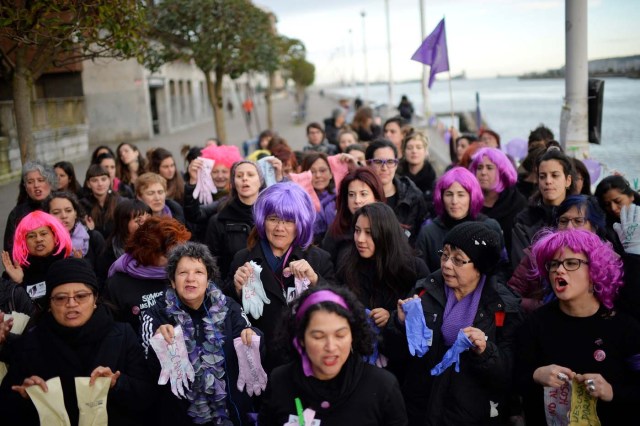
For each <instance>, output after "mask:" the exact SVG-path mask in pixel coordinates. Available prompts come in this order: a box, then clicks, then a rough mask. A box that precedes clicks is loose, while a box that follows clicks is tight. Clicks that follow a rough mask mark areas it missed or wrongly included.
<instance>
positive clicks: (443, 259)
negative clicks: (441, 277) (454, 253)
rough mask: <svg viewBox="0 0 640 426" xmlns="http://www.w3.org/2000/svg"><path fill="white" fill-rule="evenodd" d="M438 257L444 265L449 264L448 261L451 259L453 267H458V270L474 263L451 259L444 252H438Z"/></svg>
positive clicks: (455, 258) (457, 258) (456, 258)
mask: <svg viewBox="0 0 640 426" xmlns="http://www.w3.org/2000/svg"><path fill="white" fill-rule="evenodd" d="M438 256H440V261H441V262H442V263H447V260H449V259H451V263H453V266H457V267H458V268H459V267H461V266H464V265H466V264H467V263H473V261H472V260H462V259H460V258H459V257H451V256H449V255H448V254H447V253H445V252H444V251H442V250H438Z"/></svg>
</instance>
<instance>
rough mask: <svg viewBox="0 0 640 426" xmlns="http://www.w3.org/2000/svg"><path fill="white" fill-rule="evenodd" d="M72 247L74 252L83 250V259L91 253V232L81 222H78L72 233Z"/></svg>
mask: <svg viewBox="0 0 640 426" xmlns="http://www.w3.org/2000/svg"><path fill="white" fill-rule="evenodd" d="M71 245H72V246H73V249H74V250H82V257H84V256H86V255H87V252H88V251H89V231H87V228H86V227H85V226H84V225H83V224H82V223H80V222H76V225H75V226H74V227H73V232H71Z"/></svg>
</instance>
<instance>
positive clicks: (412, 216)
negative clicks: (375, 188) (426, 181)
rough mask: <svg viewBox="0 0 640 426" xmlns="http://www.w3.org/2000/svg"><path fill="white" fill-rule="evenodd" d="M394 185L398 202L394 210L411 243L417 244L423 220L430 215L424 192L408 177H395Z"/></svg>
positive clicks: (412, 244)
mask: <svg viewBox="0 0 640 426" xmlns="http://www.w3.org/2000/svg"><path fill="white" fill-rule="evenodd" d="M393 185H394V186H395V187H396V194H395V197H396V204H395V206H393V212H394V213H395V214H396V217H397V218H398V222H400V225H402V228H403V229H404V230H405V233H406V234H407V235H408V237H409V243H410V244H411V246H415V243H416V239H417V238H418V233H419V232H420V227H421V226H422V222H424V221H425V219H427V216H428V210H427V203H426V202H425V198H424V195H423V194H422V192H421V191H420V190H419V189H418V187H417V186H416V184H415V183H413V181H412V180H411V179H409V178H408V177H406V176H396V177H394V178H393ZM387 204H388V203H387Z"/></svg>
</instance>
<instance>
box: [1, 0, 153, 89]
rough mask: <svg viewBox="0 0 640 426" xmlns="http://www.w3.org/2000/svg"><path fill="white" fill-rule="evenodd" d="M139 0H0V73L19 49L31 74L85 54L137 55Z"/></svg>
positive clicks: (141, 26) (7, 72) (140, 46)
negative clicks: (7, 0)
mask: <svg viewBox="0 0 640 426" xmlns="http://www.w3.org/2000/svg"><path fill="white" fill-rule="evenodd" d="M145 3H146V2H145V1H143V0H66V1H64V2H62V1H52V0H31V1H25V0H18V1H12V2H2V4H1V5H0V39H1V40H2V43H1V44H0V63H1V68H0V72H2V74H3V75H4V76H5V77H10V76H11V75H12V73H13V72H14V71H15V56H16V55H19V54H25V51H26V52H27V53H26V54H27V56H28V57H29V61H28V62H27V63H26V65H27V68H28V71H29V72H30V73H31V75H32V76H33V79H34V80H35V79H37V78H38V76H39V75H40V74H42V73H43V72H45V71H46V70H47V69H49V68H51V67H52V66H54V67H62V66H65V65H69V64H72V63H75V62H79V61H83V60H86V59H94V58H98V57H111V58H117V59H125V58H130V57H142V53H143V52H144V50H145V48H146V20H145Z"/></svg>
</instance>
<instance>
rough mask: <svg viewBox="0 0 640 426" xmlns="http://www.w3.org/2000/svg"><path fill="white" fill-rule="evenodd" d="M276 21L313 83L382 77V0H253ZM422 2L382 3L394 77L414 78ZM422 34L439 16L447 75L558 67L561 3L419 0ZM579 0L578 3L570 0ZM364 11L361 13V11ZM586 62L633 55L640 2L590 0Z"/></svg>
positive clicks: (639, 45)
mask: <svg viewBox="0 0 640 426" xmlns="http://www.w3.org/2000/svg"><path fill="white" fill-rule="evenodd" d="M254 1H255V3H256V4H258V5H261V6H264V7H266V8H267V9H269V10H271V11H272V12H273V13H275V15H276V16H277V18H278V24H277V26H278V32H279V33H280V34H284V35H286V36H288V37H291V38H298V39H300V40H302V41H303V42H304V44H305V46H306V47H307V52H308V53H307V57H308V60H310V61H311V62H313V63H314V64H315V66H316V83H321V84H322V83H328V82H332V81H338V80H344V81H346V82H349V81H351V79H352V76H354V77H355V78H356V79H363V78H364V68H365V66H364V55H363V21H364V27H365V28H364V33H365V34H366V49H367V57H368V61H367V63H368V74H369V81H375V80H386V79H387V78H388V59H387V58H388V55H387V30H386V20H385V1H384V0H366V1H365V0H254ZM420 1H421V0H389V9H390V13H389V16H390V22H391V46H392V53H391V57H392V60H393V77H394V80H396V81H401V80H407V79H416V78H420V75H421V70H422V68H421V65H420V64H419V63H417V62H414V61H411V59H410V58H411V55H412V54H413V52H414V51H415V50H416V49H417V48H418V46H419V45H420V43H421V42H422V37H421V31H420ZM422 1H424V2H425V16H426V28H427V33H429V32H431V31H432V30H433V29H434V27H435V26H436V25H437V24H438V22H439V21H440V19H442V17H443V16H444V17H445V18H446V30H447V44H448V49H449V64H450V67H451V73H452V74H453V75H456V74H459V73H460V72H462V71H465V72H466V73H467V77H469V78H477V77H478V78H480V77H495V76H496V75H497V74H501V75H512V74H520V73H523V72H529V71H544V70H546V69H549V68H559V67H561V66H563V65H564V58H565V51H564V39H565V32H564V21H565V13H564V8H565V3H564V0H537V1H536V0H422ZM571 1H582V0H571ZM362 11H365V18H364V19H363V18H362V17H361V12H362ZM588 16H589V21H588V25H589V59H599V58H605V57H616V56H627V55H634V54H640V25H639V24H638V23H639V22H640V1H639V0H589V1H588Z"/></svg>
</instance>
